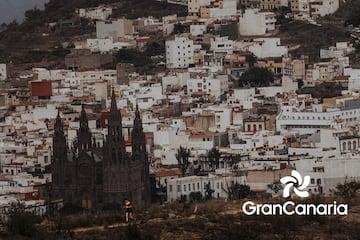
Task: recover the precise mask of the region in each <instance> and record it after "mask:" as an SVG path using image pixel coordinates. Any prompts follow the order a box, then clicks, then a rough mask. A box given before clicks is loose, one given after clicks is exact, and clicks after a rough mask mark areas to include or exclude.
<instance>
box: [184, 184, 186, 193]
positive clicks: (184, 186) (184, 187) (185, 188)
mask: <svg viewBox="0 0 360 240" xmlns="http://www.w3.org/2000/svg"><path fill="white" fill-rule="evenodd" d="M184 192H186V184H184Z"/></svg>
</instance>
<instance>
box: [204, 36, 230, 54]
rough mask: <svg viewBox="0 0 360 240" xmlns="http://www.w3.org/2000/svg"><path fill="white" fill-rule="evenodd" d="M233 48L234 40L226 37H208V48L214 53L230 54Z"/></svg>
mask: <svg viewBox="0 0 360 240" xmlns="http://www.w3.org/2000/svg"><path fill="white" fill-rule="evenodd" d="M233 48H234V41H233V40H230V39H229V37H228V36H226V37H219V36H216V37H213V38H211V39H210V50H212V51H213V52H214V54H216V53H226V54H232V53H233Z"/></svg>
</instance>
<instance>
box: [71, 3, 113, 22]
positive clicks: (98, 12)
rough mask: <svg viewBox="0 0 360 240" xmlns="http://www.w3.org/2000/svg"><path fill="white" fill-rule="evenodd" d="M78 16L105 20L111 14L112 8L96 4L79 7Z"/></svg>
mask: <svg viewBox="0 0 360 240" xmlns="http://www.w3.org/2000/svg"><path fill="white" fill-rule="evenodd" d="M77 12H78V14H79V16H80V17H83V18H89V19H94V20H103V21H105V20H106V19H107V18H108V17H109V16H110V15H111V14H112V8H110V7H104V6H98V7H96V8H80V9H78V10H77Z"/></svg>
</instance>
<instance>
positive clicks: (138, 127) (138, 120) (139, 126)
mask: <svg viewBox="0 0 360 240" xmlns="http://www.w3.org/2000/svg"><path fill="white" fill-rule="evenodd" d="M134 129H136V130H137V131H140V132H142V130H143V128H142V120H141V117H140V111H139V106H138V105H137V104H136V109H135V119H134Z"/></svg>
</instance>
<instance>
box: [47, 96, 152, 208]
mask: <svg viewBox="0 0 360 240" xmlns="http://www.w3.org/2000/svg"><path fill="white" fill-rule="evenodd" d="M121 120H122V116H121V113H120V112H119V110H118V109H117V106H116V100H115V95H114V92H113V93H112V97H111V108H110V112H109V115H108V125H107V128H108V135H107V137H106V139H104V142H103V146H99V145H98V144H96V143H95V140H94V138H93V137H92V133H91V131H90V129H89V126H88V119H87V116H86V112H85V109H84V107H83V108H82V111H81V114H80V128H79V130H78V132H77V141H76V143H74V146H73V148H72V149H71V150H69V148H68V145H67V142H66V138H65V134H64V129H63V124H62V122H61V118H60V115H59V114H58V116H57V118H56V122H55V131H54V136H53V161H52V165H51V171H52V198H53V199H61V198H62V199H63V200H64V204H65V205H71V206H78V207H83V208H88V209H100V208H102V207H104V206H109V205H119V204H123V201H124V199H129V200H131V201H132V202H133V203H134V204H139V205H148V204H149V203H150V177H149V164H148V157H147V153H146V142H145V134H144V132H143V128H142V120H141V117H140V112H139V109H138V108H137V107H136V112H135V119H134V126H133V130H132V133H131V144H132V152H131V153H128V152H126V150H125V142H124V137H123V135H122V123H121Z"/></svg>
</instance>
